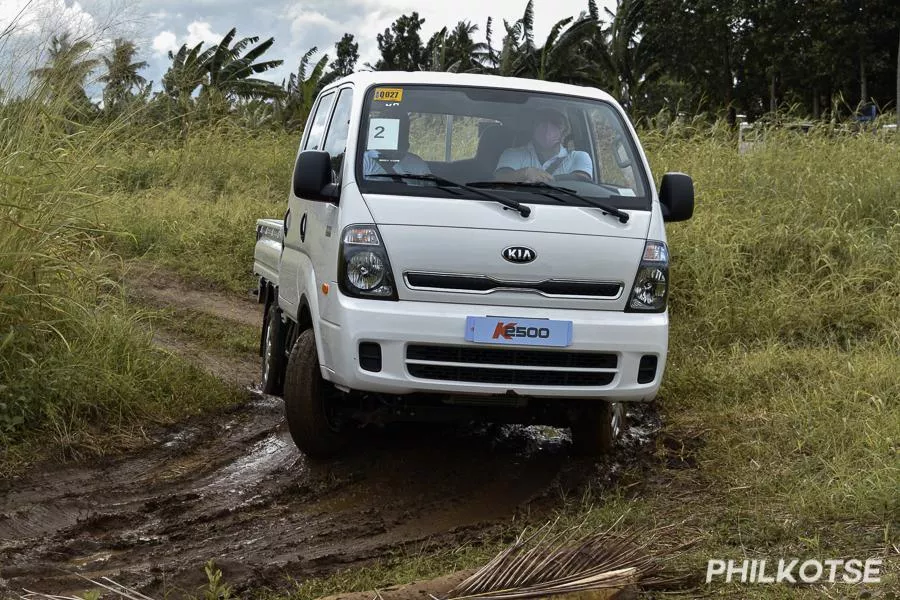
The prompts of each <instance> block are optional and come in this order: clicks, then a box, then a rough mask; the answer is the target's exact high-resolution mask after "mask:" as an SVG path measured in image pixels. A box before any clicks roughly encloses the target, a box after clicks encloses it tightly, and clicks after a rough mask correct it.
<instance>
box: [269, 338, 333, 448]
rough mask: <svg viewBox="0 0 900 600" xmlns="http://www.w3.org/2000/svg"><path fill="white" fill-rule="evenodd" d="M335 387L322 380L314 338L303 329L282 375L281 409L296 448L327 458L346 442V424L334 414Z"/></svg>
mask: <svg viewBox="0 0 900 600" xmlns="http://www.w3.org/2000/svg"><path fill="white" fill-rule="evenodd" d="M336 393H337V392H336V390H334V388H333V387H332V386H331V384H329V383H328V382H327V381H325V380H324V379H322V373H321V371H320V370H319V357H318V355H317V354H316V337H315V334H314V333H313V330H312V329H307V330H306V331H304V332H302V333H301V334H300V336H299V337H298V338H297V341H296V342H295V343H294V347H293V348H292V349H291V355H290V357H289V358H288V364H287V370H286V373H285V378H284V412H285V416H286V417H287V422H288V429H289V430H290V432H291V437H292V438H293V440H294V443H295V444H296V445H297V447H298V448H299V449H300V450H301V451H303V452H304V453H305V454H306V455H307V456H310V457H312V458H328V457H331V456H334V455H335V454H337V453H338V452H340V451H341V450H342V449H343V448H344V446H346V444H347V440H348V434H347V431H346V427H345V426H344V425H343V424H342V423H341V422H340V421H339V420H338V419H337V418H336V416H335V404H334V401H335V397H334V396H335V394H336Z"/></svg>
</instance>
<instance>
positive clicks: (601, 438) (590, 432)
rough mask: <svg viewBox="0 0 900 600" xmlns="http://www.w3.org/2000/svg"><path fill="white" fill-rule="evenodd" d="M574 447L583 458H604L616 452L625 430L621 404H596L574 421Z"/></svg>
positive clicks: (623, 412)
mask: <svg viewBox="0 0 900 600" xmlns="http://www.w3.org/2000/svg"><path fill="white" fill-rule="evenodd" d="M571 429H572V447H573V449H574V450H575V452H576V453H577V454H580V455H582V456H604V455H608V454H612V453H613V452H614V451H615V448H616V443H617V442H618V440H619V437H620V436H621V435H622V432H623V431H624V430H625V407H624V406H623V405H622V403H621V402H596V403H594V404H592V405H591V406H589V407H586V408H584V409H583V410H582V411H580V413H579V414H578V415H577V416H576V417H574V418H573V419H572V424H571Z"/></svg>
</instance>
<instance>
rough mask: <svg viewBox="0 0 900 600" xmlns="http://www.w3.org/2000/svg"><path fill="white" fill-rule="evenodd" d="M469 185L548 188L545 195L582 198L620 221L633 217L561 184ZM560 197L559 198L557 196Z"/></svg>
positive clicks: (475, 184)
mask: <svg viewBox="0 0 900 600" xmlns="http://www.w3.org/2000/svg"><path fill="white" fill-rule="evenodd" d="M467 185H469V186H472V187H474V188H479V187H521V188H533V189H536V190H537V189H539V190H546V192H542V193H543V194H544V195H545V196H546V195H548V194H547V192H550V191H554V192H561V193H563V194H565V195H567V196H571V197H572V198H577V199H578V200H581V201H582V202H584V203H585V204H587V205H589V206H593V207H594V208H599V209H600V210H602V211H603V213H604V214H608V215H612V216H614V217H616V218H617V219H619V222H620V223H627V222H628V219H629V218H630V217H631V215H629V214H628V213H627V212H625V211H623V210H619V209H618V208H616V207H614V206H610V205H608V204H606V203H605V202H598V201H596V200H593V199H591V198H586V197H584V196H582V195H581V194H579V193H578V192H576V191H575V190H573V189H570V188H567V187H562V186H560V185H550V184H549V183H546V182H544V181H470V182H469V183H468V184H467ZM557 199H558V198H557Z"/></svg>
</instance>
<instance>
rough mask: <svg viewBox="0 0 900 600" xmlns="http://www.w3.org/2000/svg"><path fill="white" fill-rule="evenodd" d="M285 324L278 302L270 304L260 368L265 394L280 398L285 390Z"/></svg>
mask: <svg viewBox="0 0 900 600" xmlns="http://www.w3.org/2000/svg"><path fill="white" fill-rule="evenodd" d="M284 331H285V326H284V322H283V321H282V320H281V309H279V308H278V302H272V303H271V304H269V309H268V311H267V312H266V319H265V331H264V332H263V343H262V361H261V363H262V364H261V367H260V381H261V382H262V385H261V388H262V392H263V393H264V394H269V395H272V396H280V395H281V392H282V390H283V389H284V364H285V362H286V361H285V357H284Z"/></svg>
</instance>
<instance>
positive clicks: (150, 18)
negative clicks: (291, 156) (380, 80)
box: [0, 0, 615, 90]
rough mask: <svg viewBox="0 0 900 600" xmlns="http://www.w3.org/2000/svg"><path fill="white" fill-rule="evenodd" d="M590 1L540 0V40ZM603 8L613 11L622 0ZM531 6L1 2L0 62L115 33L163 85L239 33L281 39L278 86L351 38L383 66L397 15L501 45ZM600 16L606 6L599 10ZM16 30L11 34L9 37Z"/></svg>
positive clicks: (356, 0) (459, 1)
mask: <svg viewBox="0 0 900 600" xmlns="http://www.w3.org/2000/svg"><path fill="white" fill-rule="evenodd" d="M587 4H588V3H587V0H535V38H536V41H537V43H538V44H541V43H542V40H543V39H545V38H546V36H547V34H548V33H549V31H550V28H551V27H552V26H553V24H554V23H556V22H557V21H558V20H560V19H562V18H565V17H568V16H572V15H578V14H579V13H580V12H581V11H585V10H587ZM598 4H599V5H600V6H601V7H603V6H614V5H615V0H601V1H600V2H598ZM524 8H525V0H512V1H510V0H494V1H493V2H487V1H485V0H437V1H434V0H432V1H428V0H418V1H416V0H256V1H253V0H193V1H189V0H78V1H76V0H0V61H2V62H5V63H6V65H4V66H8V65H9V64H12V65H13V66H14V67H15V66H16V65H21V64H22V62H23V60H24V61H25V62H29V61H36V60H39V55H38V53H36V52H34V50H33V49H32V48H33V47H35V45H36V44H35V41H36V40H37V41H38V44H39V43H40V42H39V41H40V40H44V41H45V40H46V39H49V36H50V35H51V34H52V33H54V32H58V31H59V30H61V29H65V28H69V29H72V30H74V31H75V32H76V34H77V35H84V36H86V37H88V38H90V39H91V40H92V41H93V42H94V43H95V45H96V47H97V51H98V52H102V51H103V50H104V49H105V48H108V45H109V41H110V40H112V39H113V38H114V37H116V36H123V37H127V38H129V39H133V40H135V41H136V42H137V43H138V45H139V48H140V58H141V59H142V60H145V61H147V62H148V63H149V66H148V68H147V69H146V70H145V71H144V72H143V75H144V77H146V78H148V79H152V80H154V81H156V82H157V83H156V84H155V85H154V89H156V90H158V89H159V83H158V82H159V80H160V78H161V77H162V75H163V73H164V72H165V71H166V68H167V66H168V63H169V59H168V57H167V52H168V51H169V50H177V49H178V47H179V46H181V45H182V44H184V43H187V44H189V45H193V44H197V43H198V42H217V41H219V40H220V39H221V38H222V36H223V35H224V34H225V33H226V32H228V30H229V29H230V28H232V27H237V35H238V37H239V38H240V37H246V36H259V37H260V39H261V40H263V39H266V38H268V37H274V38H275V44H274V45H273V47H272V48H271V49H270V50H269V52H268V53H267V54H266V55H265V57H264V58H266V59H270V60H271V59H283V60H284V64H283V65H282V66H281V67H280V68H279V69H277V70H274V71H272V72H270V73H267V74H265V75H263V76H264V77H266V78H267V79H272V80H274V81H278V82H280V81H281V80H282V79H286V78H287V76H288V75H289V74H290V73H291V72H295V71H296V70H297V67H298V65H299V61H300V57H301V56H302V55H303V54H304V52H306V50H308V49H309V48H311V47H313V46H316V47H318V48H319V50H320V54H321V52H323V51H324V52H327V53H329V55H330V56H333V54H334V43H335V42H337V41H338V40H339V39H340V37H341V36H342V35H343V34H344V33H345V32H348V33H352V34H353V35H354V36H355V37H356V41H357V43H358V44H359V53H360V60H359V63H358V66H359V67H361V66H362V65H363V64H364V63H366V62H371V63H374V62H375V61H376V60H377V59H378V45H377V42H376V39H375V36H376V35H377V34H378V33H380V32H382V31H384V29H385V28H387V27H389V26H390V24H391V23H392V22H393V21H394V20H395V19H396V18H397V17H399V16H400V15H402V14H409V13H411V12H412V11H417V12H418V13H419V15H420V17H424V18H425V23H424V25H423V26H422V28H423V31H422V37H423V38H424V40H427V39H428V37H429V36H430V35H431V34H432V33H434V32H435V31H437V30H439V29H440V28H441V27H443V26H445V25H449V26H452V25H454V24H455V23H456V22H457V21H459V20H468V21H471V22H473V23H475V24H477V25H478V27H479V31H478V33H477V34H476V39H477V40H478V41H483V38H484V26H485V23H486V22H487V18H488V17H489V16H492V17H494V23H495V24H494V42H495V44H498V45H499V43H500V40H501V38H502V33H501V32H502V31H503V25H502V20H503V19H507V20H509V21H514V20H516V19H518V18H520V17H521V16H522V12H523V11H524ZM601 11H602V8H601ZM10 24H13V27H12V33H11V34H10V35H6V36H3V32H4V30H6V29H7V28H8V26H9V25H10Z"/></svg>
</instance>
